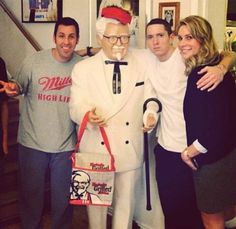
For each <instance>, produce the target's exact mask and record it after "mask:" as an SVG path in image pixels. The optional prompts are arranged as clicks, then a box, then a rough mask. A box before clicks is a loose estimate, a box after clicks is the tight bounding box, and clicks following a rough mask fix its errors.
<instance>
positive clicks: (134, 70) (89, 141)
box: [69, 50, 146, 172]
mask: <svg viewBox="0 0 236 229" xmlns="http://www.w3.org/2000/svg"><path fill="white" fill-rule="evenodd" d="M136 52H137V51H136ZM103 55H104V54H103V51H100V52H99V53H98V54H97V55H95V56H93V57H90V58H88V59H85V60H83V61H80V62H79V63H77V64H76V65H75V67H74V69H73V71H72V87H71V100H70V104H69V106H70V115H71V118H72V120H73V121H74V122H75V123H77V124H80V123H81V121H82V118H83V116H84V115H85V113H86V112H87V111H89V110H91V109H92V108H93V107H96V108H97V110H96V111H97V112H98V114H101V115H102V117H104V118H105V119H106V122H107V127H105V131H106V133H107V136H108V139H109V143H110V146H111V151H112V153H113V154H114V157H115V166H116V171H118V172H120V171H128V170H132V169H136V168H138V167H140V166H141V165H142V163H143V132H142V129H141V128H142V114H143V102H144V81H145V71H146V70H145V67H144V63H143V62H144V61H145V60H143V61H141V60H140V56H139V58H137V55H136V54H135V51H134V50H133V51H131V50H129V52H128V55H127V57H126V58H125V59H126V61H128V77H129V79H128V83H127V85H126V86H125V87H124V88H122V95H121V99H120V100H119V101H117V102H113V100H112V95H111V92H110V89H109V88H108V86H107V82H106V79H105V72H104V64H105V63H104V59H103ZM111 77H112V76H111ZM121 78H122V72H121ZM80 151H81V152H83V151H84V152H85V151H86V152H98V153H99V152H107V151H106V147H105V146H104V144H103V140H102V137H101V134H100V131H99V128H98V127H97V126H94V125H92V124H88V125H87V128H86V130H85V132H84V136H83V138H82V141H81V143H80Z"/></svg>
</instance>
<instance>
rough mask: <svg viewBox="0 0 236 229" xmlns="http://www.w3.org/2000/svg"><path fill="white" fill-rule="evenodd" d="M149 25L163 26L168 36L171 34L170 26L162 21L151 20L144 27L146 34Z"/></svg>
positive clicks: (159, 19)
mask: <svg viewBox="0 0 236 229" xmlns="http://www.w3.org/2000/svg"><path fill="white" fill-rule="evenodd" d="M150 25H163V26H164V27H165V30H166V31H167V33H168V35H170V34H172V30H171V25H170V24H169V23H168V22H167V21H166V20H164V19H161V18H153V19H152V20H151V21H149V22H148V24H147V25H146V34H147V28H148V26H150Z"/></svg>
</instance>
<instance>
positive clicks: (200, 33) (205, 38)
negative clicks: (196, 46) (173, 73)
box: [177, 15, 220, 75]
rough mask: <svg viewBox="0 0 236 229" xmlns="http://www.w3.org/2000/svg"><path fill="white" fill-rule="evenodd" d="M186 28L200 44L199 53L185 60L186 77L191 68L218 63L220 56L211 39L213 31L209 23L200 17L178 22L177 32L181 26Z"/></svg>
mask: <svg viewBox="0 0 236 229" xmlns="http://www.w3.org/2000/svg"><path fill="white" fill-rule="evenodd" d="M183 25H185V26H187V27H188V29H189V31H190V33H191V35H192V36H193V38H194V39H196V40H197V41H198V42H199V43H200V46H201V47H200V51H199V53H198V54H196V55H194V56H192V57H190V58H188V59H187V60H185V66H186V70H185V73H186V75H188V74H189V73H190V72H191V71H192V69H193V68H195V67H197V66H199V65H205V64H214V63H215V62H218V61H219V58H220V55H219V52H218V49H217V45H216V43H215V40H214V37H213V31H212V27H211V25H210V23H209V22H208V21H207V20H206V19H204V18H202V17H200V16H195V15H192V16H189V17H186V18H184V19H182V20H181V21H180V22H179V25H178V28H177V31H179V29H180V27H181V26H183Z"/></svg>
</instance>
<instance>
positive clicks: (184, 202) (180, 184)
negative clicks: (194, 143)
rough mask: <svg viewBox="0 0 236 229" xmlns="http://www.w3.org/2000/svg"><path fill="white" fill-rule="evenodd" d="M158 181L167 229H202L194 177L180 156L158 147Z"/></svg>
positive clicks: (156, 157)
mask: <svg viewBox="0 0 236 229" xmlns="http://www.w3.org/2000/svg"><path fill="white" fill-rule="evenodd" d="M154 151H155V160H156V179H157V184H158V191H159V196H160V201H161V205H162V209H163V213H164V216H165V229H202V228H204V227H203V225H202V221H201V216H200V212H199V210H198V209H197V205H196V199H195V191H194V183H193V174H192V171H191V169H190V168H189V167H187V165H185V164H184V162H183V161H182V160H181V157H180V154H179V153H176V152H170V151H167V150H165V149H163V148H162V147H161V146H160V145H157V146H156V147H155V149H154Z"/></svg>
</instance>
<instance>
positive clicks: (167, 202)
mask: <svg viewBox="0 0 236 229" xmlns="http://www.w3.org/2000/svg"><path fill="white" fill-rule="evenodd" d="M146 39H147V46H148V48H149V50H150V51H151V52H152V53H153V54H154V55H155V57H156V58H154V59H153V62H150V64H151V65H152V66H150V71H153V72H150V73H151V74H150V76H149V78H148V80H147V81H146V82H145V97H146V98H149V97H150V98H152V97H157V98H158V99H159V101H160V102H161V103H162V112H161V114H160V117H159V121H158V131H157V134H158V144H157V146H156V147H155V159H156V180H157V183H158V191H159V196H160V201H161V205H162V209H163V213H164V216H165V228H166V229H173V228H174V229H185V228H193V229H199V228H203V225H202V222H201V217H200V213H199V211H198V209H197V206H196V201H195V193H194V184H193V179H192V171H191V170H190V169H189V168H188V167H187V166H186V165H185V164H184V163H183V162H182V160H181V157H180V153H181V152H182V151H183V150H184V149H185V148H186V146H187V143H186V130H185V121H184V116H183V98H184V95H185V89H186V84H187V77H186V75H185V74H184V71H185V65H184V62H183V60H182V58H181V56H180V53H179V50H178V49H175V48H174V46H173V45H172V44H173V42H174V35H173V34H172V31H171V26H170V24H169V23H168V22H166V21H165V20H163V19H152V20H151V21H150V22H149V23H148V24H147V27H146ZM187 48H188V47H187ZM231 62H232V59H231V57H230V58H228V57H227V56H226V57H225V58H224V59H223V60H222V62H221V63H220V64H219V65H218V66H217V67H215V68H213V67H206V68H205V69H203V70H202V73H203V72H204V71H206V72H207V71H208V70H210V71H208V73H207V74H206V75H205V77H203V78H202V81H200V82H198V85H196V87H197V86H198V87H202V83H206V81H205V80H206V78H208V79H207V81H208V80H209V82H211V83H212V82H213V86H211V88H210V89H209V90H212V89H214V88H215V87H216V86H217V85H218V84H219V83H220V82H221V80H222V78H223V75H224V73H225V72H226V66H227V67H228V66H230V64H231ZM204 81H205V82H204ZM209 86H210V83H209V84H206V86H204V87H203V88H202V89H205V88H207V87H209ZM152 108H153V104H152ZM152 108H151V107H150V106H149V104H148V105H147V111H146V113H145V116H146V117H147V120H146V123H145V128H144V129H145V130H150V129H151V128H152V127H153V126H155V124H156V123H157V120H158V117H157V116H156V115H155V109H152ZM196 147H199V148H200V146H199V144H198V142H196ZM199 150H202V151H204V149H199Z"/></svg>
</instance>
